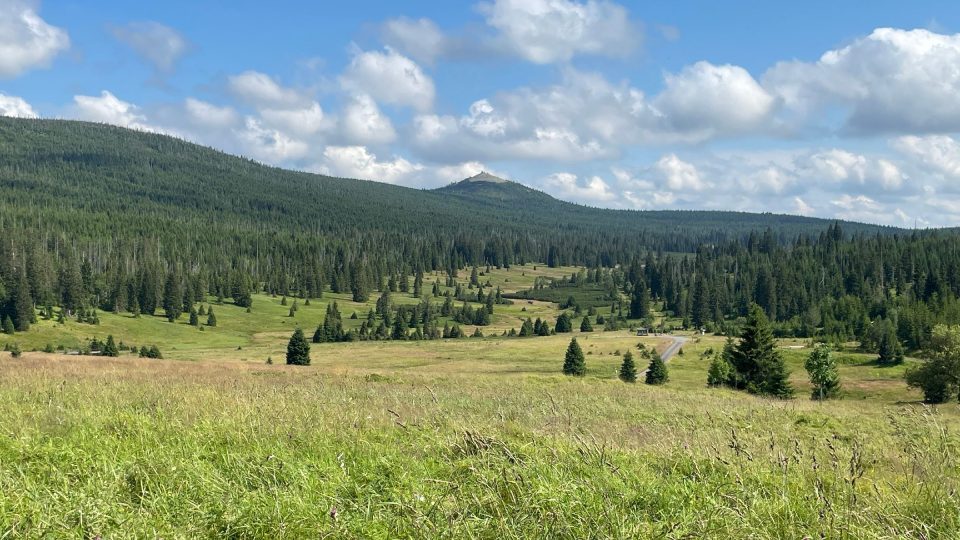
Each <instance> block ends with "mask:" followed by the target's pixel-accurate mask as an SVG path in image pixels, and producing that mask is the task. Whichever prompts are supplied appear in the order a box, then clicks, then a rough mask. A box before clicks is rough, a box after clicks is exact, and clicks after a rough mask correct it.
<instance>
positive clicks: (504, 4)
mask: <svg viewBox="0 0 960 540" xmlns="http://www.w3.org/2000/svg"><path fill="white" fill-rule="evenodd" d="M480 10H481V12H482V13H483V14H484V15H485V16H486V20H487V24H489V25H490V26H492V27H493V28H495V29H497V30H498V31H499V32H500V35H499V36H498V38H499V41H500V42H501V44H502V47H503V48H505V49H507V50H508V51H510V52H512V53H514V54H516V55H518V56H520V57H521V58H524V59H526V60H528V61H530V62H534V63H538V64H549V63H553V62H561V61H566V60H570V59H571V58H573V57H574V56H575V55H577V54H594V55H605V56H624V55H626V54H628V53H630V52H631V51H632V50H633V49H634V48H636V46H637V44H638V41H639V36H640V29H639V27H638V25H636V24H634V23H632V22H631V21H630V18H629V16H628V14H627V10H626V9H625V8H623V6H620V5H618V4H614V3H612V2H607V1H604V0H587V1H586V2H576V1H571V0H495V1H494V2H492V3H485V4H480Z"/></svg>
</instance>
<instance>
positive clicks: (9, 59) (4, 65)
mask: <svg viewBox="0 0 960 540" xmlns="http://www.w3.org/2000/svg"><path fill="white" fill-rule="evenodd" d="M31 4H32V3H28V2H26V1H24V0H8V1H6V2H3V3H2V4H0V78H10V77H16V76H18V75H20V74H22V73H23V72H25V71H27V70H29V69H33V68H39V67H47V66H49V65H50V62H51V61H52V60H53V58H54V57H55V56H56V55H57V54H59V53H60V52H62V51H65V50H67V49H68V48H70V38H69V36H68V35H67V33H66V32H65V31H64V30H62V29H60V28H57V27H55V26H51V25H50V24H48V23H47V22H46V21H44V20H43V19H41V18H40V16H39V15H37V12H36V11H35V10H34V9H33V7H32V6H31Z"/></svg>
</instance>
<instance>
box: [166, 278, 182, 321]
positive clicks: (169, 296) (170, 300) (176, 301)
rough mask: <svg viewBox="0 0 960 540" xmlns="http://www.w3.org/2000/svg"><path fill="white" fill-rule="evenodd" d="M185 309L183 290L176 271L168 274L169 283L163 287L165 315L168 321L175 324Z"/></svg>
mask: <svg viewBox="0 0 960 540" xmlns="http://www.w3.org/2000/svg"><path fill="white" fill-rule="evenodd" d="M182 307H183V289H182V288H181V283H180V278H179V277H178V276H177V272H176V271H175V270H172V269H171V270H170V271H169V272H168V273H167V281H166V283H165V284H164V286H163V313H164V315H165V316H166V317H167V320H168V321H170V322H173V321H175V320H177V319H178V318H179V317H180V313H181V311H180V310H181V308H182Z"/></svg>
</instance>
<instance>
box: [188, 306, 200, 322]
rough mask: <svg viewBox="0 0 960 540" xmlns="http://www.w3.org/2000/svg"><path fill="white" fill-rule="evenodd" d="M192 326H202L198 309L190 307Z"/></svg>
mask: <svg viewBox="0 0 960 540" xmlns="http://www.w3.org/2000/svg"><path fill="white" fill-rule="evenodd" d="M190 326H200V315H199V314H198V313H197V309H196V308H194V307H192V306H191V307H190Z"/></svg>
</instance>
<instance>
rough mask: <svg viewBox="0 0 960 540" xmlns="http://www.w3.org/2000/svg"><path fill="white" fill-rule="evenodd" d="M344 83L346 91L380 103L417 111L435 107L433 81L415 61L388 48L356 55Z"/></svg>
mask: <svg viewBox="0 0 960 540" xmlns="http://www.w3.org/2000/svg"><path fill="white" fill-rule="evenodd" d="M341 82H342V84H343V86H344V88H346V89H347V90H349V91H351V92H354V93H360V94H367V95H370V96H372V97H373V98H374V99H376V100H377V101H379V102H381V103H390V104H393V105H405V106H410V107H413V108H415V109H417V110H418V111H426V110H429V109H430V108H431V107H432V106H433V99H434V93H435V90H434V86H433V80H431V79H430V77H428V76H427V75H426V74H425V73H424V72H423V70H422V69H420V66H418V65H417V64H416V62H414V61H413V60H411V59H409V58H407V57H406V56H403V55H401V54H399V53H397V52H396V51H394V50H393V49H391V48H389V47H387V49H386V50H385V51H383V52H380V51H366V52H360V53H357V54H356V55H355V56H354V57H353V60H352V61H351V62H350V65H349V66H347V69H346V71H345V72H344V74H343V77H341Z"/></svg>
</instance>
